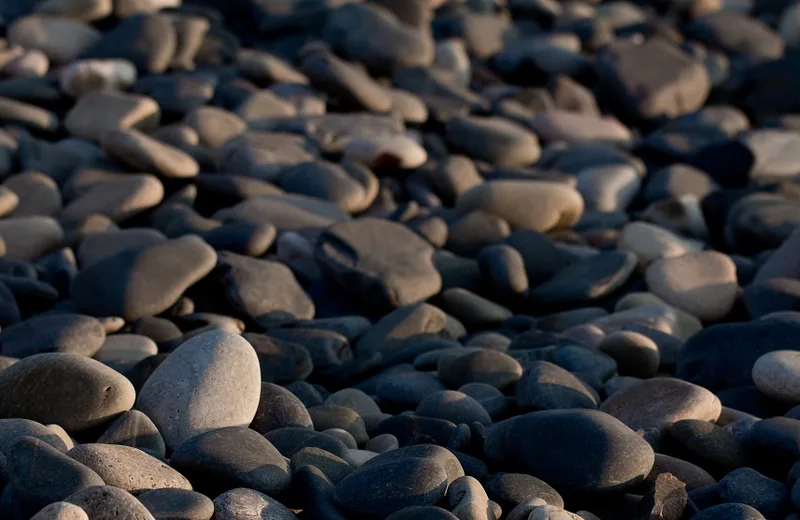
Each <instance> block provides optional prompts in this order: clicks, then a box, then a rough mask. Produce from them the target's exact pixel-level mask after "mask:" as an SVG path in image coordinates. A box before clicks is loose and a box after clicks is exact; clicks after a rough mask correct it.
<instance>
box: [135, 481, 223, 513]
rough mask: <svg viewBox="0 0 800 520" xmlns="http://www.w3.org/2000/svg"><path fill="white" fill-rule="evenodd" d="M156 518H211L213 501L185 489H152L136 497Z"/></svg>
mask: <svg viewBox="0 0 800 520" xmlns="http://www.w3.org/2000/svg"><path fill="white" fill-rule="evenodd" d="M136 499H137V500H139V502H141V503H142V505H143V506H144V507H146V508H147V510H148V511H150V514H152V515H153V516H154V517H155V519H156V520H168V519H175V520H211V517H212V516H213V515H214V503H213V502H212V501H211V500H210V499H209V498H208V497H207V496H205V495H201V494H200V493H196V492H194V491H188V490H185V489H174V488H165V489H154V490H152V491H147V492H145V493H142V494H141V495H139V496H138V497H136Z"/></svg>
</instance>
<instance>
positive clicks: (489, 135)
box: [446, 116, 541, 167]
mask: <svg viewBox="0 0 800 520" xmlns="http://www.w3.org/2000/svg"><path fill="white" fill-rule="evenodd" d="M446 136H447V140H448V142H449V143H450V144H452V145H453V146H454V147H455V148H456V149H458V150H459V151H461V152H463V153H465V154H466V155H469V156H471V157H474V158H476V159H480V160H483V161H486V162H490V163H492V164H495V165H497V166H509V167H519V166H529V165H531V164H533V163H535V162H536V160H537V159H538V158H539V154H540V153H541V150H540V148H539V140H538V139H537V138H536V135H535V134H533V133H532V132H529V131H528V130H527V129H525V128H524V127H522V126H520V125H518V124H517V123H514V122H512V121H510V120H508V119H504V118H501V117H478V116H468V117H455V118H453V119H451V120H450V121H448V122H447V128H446Z"/></svg>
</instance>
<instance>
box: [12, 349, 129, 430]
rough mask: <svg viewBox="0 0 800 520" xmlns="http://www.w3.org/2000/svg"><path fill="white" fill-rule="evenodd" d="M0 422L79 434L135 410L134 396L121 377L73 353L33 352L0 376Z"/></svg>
mask: <svg viewBox="0 0 800 520" xmlns="http://www.w3.org/2000/svg"><path fill="white" fill-rule="evenodd" d="M0 395H2V396H3V399H2V400H0V418H6V417H17V418H25V419H31V420H34V421H38V422H40V423H43V424H51V423H54V424H58V425H60V426H61V427H63V428H64V429H65V430H67V431H68V432H70V433H72V432H79V431H82V430H85V429H87V428H91V427H93V426H97V425H100V424H103V423H104V422H106V421H108V420H110V419H113V418H114V417H116V416H118V415H120V414H121V413H123V412H126V411H127V410H130V409H131V407H133V403H134V400H135V397H136V392H135V390H134V388H133V385H132V384H131V383H130V381H128V380H127V379H125V378H124V377H123V376H122V375H121V374H119V373H118V372H116V371H114V370H112V369H111V368H108V367H107V366H105V365H103V364H102V363H100V362H99V361H95V360H94V359H89V358H86V357H83V356H79V355H77V354H58V353H52V354H37V355H35V356H30V357H27V358H25V359H22V360H20V361H18V362H16V363H14V364H13V365H11V366H10V367H8V368H6V369H5V370H3V371H2V372H0Z"/></svg>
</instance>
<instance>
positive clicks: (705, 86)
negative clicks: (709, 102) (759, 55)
mask: <svg viewBox="0 0 800 520" xmlns="http://www.w3.org/2000/svg"><path fill="white" fill-rule="evenodd" d="M597 65H598V67H599V71H600V77H601V81H602V83H603V85H604V88H606V89H608V91H609V94H610V95H611V96H612V98H613V100H614V102H615V104H616V105H617V106H618V107H619V109H620V110H621V111H622V112H624V113H625V114H626V115H627V116H628V117H633V118H639V119H654V118H661V117H669V118H674V117H677V116H681V115H684V114H689V113H692V112H695V111H697V110H698V109H699V108H700V107H701V106H702V105H703V103H705V101H706V98H707V97H708V93H709V90H710V88H711V82H710V79H709V76H708V72H707V71H706V68H705V67H704V66H703V65H702V64H701V63H699V62H696V61H694V60H693V59H692V57H691V56H689V55H688V54H685V53H684V52H683V51H682V50H680V49H679V48H678V47H677V46H674V45H672V44H670V43H668V42H667V41H665V40H649V41H647V42H646V43H644V44H642V45H636V44H633V43H631V42H625V41H619V42H615V43H613V44H612V45H610V46H609V47H608V48H606V49H604V51H603V53H601V55H600V56H599V57H598V63H597ZM644 71H646V73H645V72H644ZM679 99H680V101H678V100H679Z"/></svg>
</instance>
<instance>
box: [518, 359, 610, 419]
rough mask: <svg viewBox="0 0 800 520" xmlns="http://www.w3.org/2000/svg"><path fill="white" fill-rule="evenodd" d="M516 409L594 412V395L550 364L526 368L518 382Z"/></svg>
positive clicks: (571, 376)
mask: <svg viewBox="0 0 800 520" xmlns="http://www.w3.org/2000/svg"><path fill="white" fill-rule="evenodd" d="M516 397H517V406H519V407H520V409H521V410H523V411H535V410H557V409H565V408H592V409H595V408H597V405H598V398H597V395H596V392H594V390H592V389H591V388H590V387H589V386H588V385H586V383H584V382H583V381H581V380H580V379H578V378H577V377H575V376H574V375H572V374H571V373H570V372H568V371H567V370H564V369H563V368H561V367H559V366H558V365H554V364H553V363H550V362H549V361H534V362H532V363H528V364H527V365H525V371H524V372H523V373H522V377H521V378H520V380H519V381H518V382H517V387H516Z"/></svg>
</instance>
